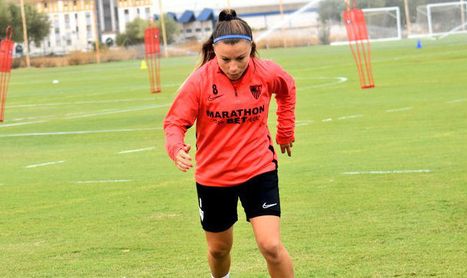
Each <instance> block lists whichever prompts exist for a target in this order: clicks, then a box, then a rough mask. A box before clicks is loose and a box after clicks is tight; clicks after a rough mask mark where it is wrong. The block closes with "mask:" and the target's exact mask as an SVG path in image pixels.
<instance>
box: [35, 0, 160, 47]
mask: <svg viewBox="0 0 467 278" xmlns="http://www.w3.org/2000/svg"><path fill="white" fill-rule="evenodd" d="M33 2H34V4H35V5H36V8H37V10H38V11H39V12H42V13H45V14H47V15H48V17H49V20H50V23H51V28H50V32H49V36H48V37H46V38H45V39H44V40H43V41H42V43H41V44H40V45H39V46H36V45H34V43H32V44H31V54H33V55H34V54H43V55H45V54H51V53H54V54H64V53H69V52H71V51H87V50H92V49H93V45H94V43H95V42H96V33H98V34H97V36H99V38H100V41H101V42H104V43H110V44H113V43H114V42H115V37H116V35H117V34H118V33H122V32H125V30H126V24H127V23H128V22H131V21H133V20H134V19H135V18H142V19H147V20H149V19H151V18H152V16H153V8H152V6H151V4H152V1H151V0H33ZM96 14H97V20H96V18H95V15H96ZM96 25H97V26H98V27H97V28H98V30H97V31H98V32H96Z"/></svg>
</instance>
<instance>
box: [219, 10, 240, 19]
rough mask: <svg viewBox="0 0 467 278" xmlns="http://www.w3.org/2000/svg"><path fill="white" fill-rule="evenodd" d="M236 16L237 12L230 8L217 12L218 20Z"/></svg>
mask: <svg viewBox="0 0 467 278" xmlns="http://www.w3.org/2000/svg"><path fill="white" fill-rule="evenodd" d="M236 18H237V12H236V11H235V10H232V9H225V10H222V11H221V13H220V14H219V21H230V20H232V19H236Z"/></svg>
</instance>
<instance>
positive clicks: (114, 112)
mask: <svg viewBox="0 0 467 278" xmlns="http://www.w3.org/2000/svg"><path fill="white" fill-rule="evenodd" d="M169 105H170V104H158V105H150V106H143V107H136V108H129V109H123V110H112V111H109V110H107V111H103V112H98V113H93V114H85V115H78V116H71V117H67V118H65V119H78V118H88V117H93V116H102V115H110V114H116V113H125V112H133V111H142V110H147V109H153V108H160V107H167V106H169Z"/></svg>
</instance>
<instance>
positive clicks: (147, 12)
mask: <svg viewBox="0 0 467 278" xmlns="http://www.w3.org/2000/svg"><path fill="white" fill-rule="evenodd" d="M145 12H146V19H148V20H149V19H151V9H150V8H146V9H145Z"/></svg>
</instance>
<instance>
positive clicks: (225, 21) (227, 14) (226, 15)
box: [200, 9, 256, 66]
mask: <svg viewBox="0 0 467 278" xmlns="http://www.w3.org/2000/svg"><path fill="white" fill-rule="evenodd" d="M225 35H245V36H248V37H250V38H251V39H252V41H251V53H250V56H251V57H255V56H256V44H255V42H254V41H253V34H252V32H251V27H250V26H249V25H248V23H246V21H244V20H243V19H241V18H239V17H237V12H235V10H231V9H225V10H222V11H221V12H220V14H219V21H218V22H217V23H216V26H215V27H214V31H213V32H212V34H211V36H210V37H209V39H208V40H207V41H206V42H204V43H203V48H202V49H201V56H202V59H203V60H202V62H201V65H200V66H202V65H204V64H206V63H207V62H209V60H211V59H212V58H214V57H215V56H216V54H215V53H214V47H213V44H214V40H215V39H216V38H218V37H221V36H225ZM239 41H240V39H236V38H235V39H225V40H222V42H224V43H227V44H236V43H238V42H239Z"/></svg>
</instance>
